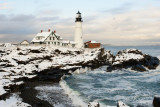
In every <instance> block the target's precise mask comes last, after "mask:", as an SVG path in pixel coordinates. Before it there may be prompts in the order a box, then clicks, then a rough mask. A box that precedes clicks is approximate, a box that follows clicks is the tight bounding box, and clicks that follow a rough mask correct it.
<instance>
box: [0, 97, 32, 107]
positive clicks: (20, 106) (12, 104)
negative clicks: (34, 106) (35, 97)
mask: <svg viewBox="0 0 160 107" xmlns="http://www.w3.org/2000/svg"><path fill="white" fill-rule="evenodd" d="M0 105H1V107H31V106H30V105H29V104H26V103H24V102H22V99H21V98H20V97H19V95H18V94H13V95H12V96H11V97H10V98H9V99H6V100H0Z"/></svg>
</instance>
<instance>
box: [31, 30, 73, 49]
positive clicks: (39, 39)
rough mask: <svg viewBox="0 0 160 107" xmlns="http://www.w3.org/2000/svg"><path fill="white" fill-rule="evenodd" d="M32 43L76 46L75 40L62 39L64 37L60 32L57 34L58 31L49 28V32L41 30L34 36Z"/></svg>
mask: <svg viewBox="0 0 160 107" xmlns="http://www.w3.org/2000/svg"><path fill="white" fill-rule="evenodd" d="M31 44H35V45H41V44H44V45H51V46H52V45H54V46H64V47H75V44H76V43H75V42H73V41H69V40H64V39H62V37H61V36H60V35H59V34H57V33H56V31H50V29H49V30H48V32H43V30H41V32H40V33H38V34H37V35H36V36H35V37H34V38H33V40H32V41H31Z"/></svg>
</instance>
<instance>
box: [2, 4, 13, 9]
mask: <svg viewBox="0 0 160 107" xmlns="http://www.w3.org/2000/svg"><path fill="white" fill-rule="evenodd" d="M10 8H12V6H11V3H0V10H4V9H10Z"/></svg>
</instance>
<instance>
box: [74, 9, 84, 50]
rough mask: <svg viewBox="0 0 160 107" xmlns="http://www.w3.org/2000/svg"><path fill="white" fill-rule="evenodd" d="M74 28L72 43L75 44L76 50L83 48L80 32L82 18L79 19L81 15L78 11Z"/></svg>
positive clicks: (81, 33)
mask: <svg viewBox="0 0 160 107" xmlns="http://www.w3.org/2000/svg"><path fill="white" fill-rule="evenodd" d="M75 23H76V26H75V37H74V41H75V42H76V47H77V48H83V47H84V44H83V38H82V36H83V32H82V17H81V13H80V12H79V11H78V13H77V14H76V21H75Z"/></svg>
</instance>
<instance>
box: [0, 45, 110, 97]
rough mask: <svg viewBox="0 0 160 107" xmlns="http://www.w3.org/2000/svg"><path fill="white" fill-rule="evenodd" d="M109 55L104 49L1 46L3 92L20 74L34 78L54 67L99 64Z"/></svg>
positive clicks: (0, 77) (1, 83)
mask: <svg viewBox="0 0 160 107" xmlns="http://www.w3.org/2000/svg"><path fill="white" fill-rule="evenodd" d="M109 56H111V53H110V52H105V51H104V49H83V50H82V49H76V48H63V47H41V46H18V47H8V48H7V47H5V48H4V47H0V95H2V94H5V93H6V90H5V89H4V86H5V87H7V86H8V87H9V86H10V85H15V84H16V83H15V82H13V81H14V80H16V79H18V78H23V77H27V78H32V77H35V76H36V74H37V73H38V72H41V71H44V70H50V69H54V68H58V69H71V68H76V67H78V68H79V67H82V66H90V64H91V66H93V64H95V65H96V66H97V65H99V64H101V63H100V62H102V61H103V62H105V61H106V59H107V58H108V59H109ZM108 59H107V60H108ZM95 65H94V66H95ZM17 85H18V84H17Z"/></svg>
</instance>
